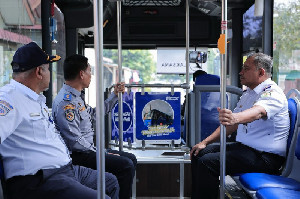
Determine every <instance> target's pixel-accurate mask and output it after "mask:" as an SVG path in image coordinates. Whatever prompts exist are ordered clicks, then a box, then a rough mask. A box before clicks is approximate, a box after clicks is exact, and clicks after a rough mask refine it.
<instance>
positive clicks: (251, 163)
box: [192, 142, 285, 199]
mask: <svg viewBox="0 0 300 199" xmlns="http://www.w3.org/2000/svg"><path fill="white" fill-rule="evenodd" d="M284 160H285V158H284V157H281V156H279V155H276V154H272V153H267V152H259V151H257V150H255V149H253V148H251V147H248V146H245V145H243V144H241V143H239V142H236V143H229V144H227V145H226V175H234V174H238V173H251V172H259V173H269V174H279V169H280V167H281V166H282V164H283V162H284ZM219 175H220V145H219V144H216V145H215V144H214V145H208V146H207V147H206V148H205V149H203V150H201V151H200V152H199V154H198V155H197V156H192V198H193V199H199V198H200V199H202V198H203V199H216V198H218V193H219V183H220V182H219Z"/></svg>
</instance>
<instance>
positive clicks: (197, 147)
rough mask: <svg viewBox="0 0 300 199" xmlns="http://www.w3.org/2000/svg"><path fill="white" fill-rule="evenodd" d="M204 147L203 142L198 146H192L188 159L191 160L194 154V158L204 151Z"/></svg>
mask: <svg viewBox="0 0 300 199" xmlns="http://www.w3.org/2000/svg"><path fill="white" fill-rule="evenodd" d="M205 147H206V144H205V143H203V142H199V143H198V144H196V145H195V146H193V148H192V150H191V151H190V158H191V159H192V155H193V154H194V156H197V155H198V153H199V151H201V150H202V149H204V148H205Z"/></svg>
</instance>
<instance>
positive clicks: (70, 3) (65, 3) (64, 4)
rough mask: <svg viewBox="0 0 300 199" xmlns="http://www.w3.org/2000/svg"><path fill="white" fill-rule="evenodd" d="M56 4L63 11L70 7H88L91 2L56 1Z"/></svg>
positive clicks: (80, 0)
mask: <svg viewBox="0 0 300 199" xmlns="http://www.w3.org/2000/svg"><path fill="white" fill-rule="evenodd" d="M55 4H56V5H57V6H58V7H59V8H60V9H63V8H64V7H69V6H88V5H90V4H91V0H55Z"/></svg>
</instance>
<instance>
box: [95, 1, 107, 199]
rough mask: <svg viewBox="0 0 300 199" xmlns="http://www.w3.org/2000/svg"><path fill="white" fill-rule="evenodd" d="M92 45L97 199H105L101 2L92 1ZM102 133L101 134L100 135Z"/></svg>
mask: <svg viewBox="0 0 300 199" xmlns="http://www.w3.org/2000/svg"><path fill="white" fill-rule="evenodd" d="M94 45H95V58H96V147H97V185H98V186H97V199H105V146H104V145H105V144H104V140H105V139H104V131H105V123H104V114H105V113H104V89H103V85H104V84H103V2H102V1H94ZM101 132H102V133H101Z"/></svg>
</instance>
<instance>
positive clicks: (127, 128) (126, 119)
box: [111, 92, 133, 142]
mask: <svg viewBox="0 0 300 199" xmlns="http://www.w3.org/2000/svg"><path fill="white" fill-rule="evenodd" d="M118 110H119V106H118V103H116V105H115V106H114V107H113V109H112V111H111V118H112V133H111V139H112V140H114V139H115V137H117V138H119V111H118ZM129 138H130V139H131V142H133V93H132V92H131V93H130V94H128V93H127V92H125V93H124V94H123V141H125V142H127V141H128V139H129Z"/></svg>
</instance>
